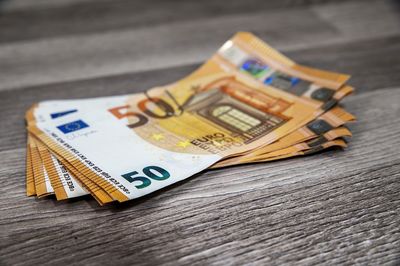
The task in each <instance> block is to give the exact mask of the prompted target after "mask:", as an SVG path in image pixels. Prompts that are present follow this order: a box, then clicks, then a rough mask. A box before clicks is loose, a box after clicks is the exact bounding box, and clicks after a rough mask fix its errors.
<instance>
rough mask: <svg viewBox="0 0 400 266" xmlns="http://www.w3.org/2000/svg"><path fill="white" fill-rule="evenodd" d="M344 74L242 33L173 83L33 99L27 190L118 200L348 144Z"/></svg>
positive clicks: (29, 116) (349, 90)
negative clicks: (206, 173) (213, 171)
mask: <svg viewBox="0 0 400 266" xmlns="http://www.w3.org/2000/svg"><path fill="white" fill-rule="evenodd" d="M348 79H349V76H348V75H345V74H340V73H334V72H328V71H325V70H319V69H315V68H310V67H306V66H302V65H299V64H297V63H295V62H294V61H292V60H291V59H289V58H287V57H286V56H284V55H282V54H281V53H279V52H278V51H276V50H275V49H273V48H272V47H270V46H269V45H268V44H266V43H264V42H263V41H261V40H260V39H258V38H257V37H256V36H254V35H253V34H251V33H247V32H239V33H237V34H236V35H234V36H233V37H232V38H231V39H230V40H228V41H227V42H226V43H225V44H224V45H223V46H222V47H221V48H220V49H219V50H218V51H217V52H216V53H215V54H214V55H213V56H212V57H211V58H210V59H209V60H207V61H206V62H205V63H204V64H203V65H201V66H200V67H199V68H198V69H197V70H196V71H194V72H193V73H191V74H190V75H188V76H187V77H185V78H183V79H181V80H179V81H176V82H174V83H172V84H167V85H165V86H159V87H155V88H149V89H148V90H147V91H145V92H141V93H134V94H129V95H119V96H110V97H102V98H91V99H79V100H51V101H44V102H40V103H37V104H35V105H33V106H32V107H31V108H30V109H29V110H28V111H27V113H26V121H27V130H28V142H27V164H26V165H27V170H26V178H27V180H26V186H27V194H28V195H29V196H33V195H36V196H37V197H44V196H47V195H53V194H54V195H55V197H56V198H57V199H58V200H63V199H68V198H74V197H79V196H83V195H88V194H90V195H92V196H93V197H94V198H95V199H96V200H97V201H98V202H99V204H101V205H102V204H106V203H109V202H113V201H118V202H124V201H127V200H131V199H135V198H138V197H141V196H144V195H146V194H149V193H151V192H153V191H156V190H159V189H161V188H163V187H166V186H168V185H171V184H173V183H176V182H179V181H181V180H183V179H186V178H188V177H190V176H193V175H194V174H196V173H198V172H200V171H203V170H205V169H209V168H219V167H226V166H232V165H239V164H247V163H254V162H267V161H273V160H278V159H282V158H288V157H292V156H298V155H305V154H310V153H314V152H317V151H321V150H323V149H327V148H330V147H334V146H337V147H345V146H346V141H345V138H346V137H350V136H351V132H350V131H349V129H348V128H347V127H346V126H345V125H346V124H347V123H348V122H351V121H353V120H354V119H355V117H354V116H353V115H352V114H350V113H348V112H347V111H345V110H344V109H343V108H342V107H340V106H339V105H338V103H339V101H340V100H342V99H343V98H344V97H345V96H347V95H349V94H350V93H352V92H353V90H354V89H353V88H352V87H351V86H348V85H346V82H347V80H348ZM134 86H135V84H132V88H133V87H134ZM304 170H306V169H304ZM266 178H268V173H266Z"/></svg>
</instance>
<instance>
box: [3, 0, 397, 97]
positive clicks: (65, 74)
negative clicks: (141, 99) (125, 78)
mask: <svg viewBox="0 0 400 266" xmlns="http://www.w3.org/2000/svg"><path fill="white" fill-rule="evenodd" d="M214 2H215V1H214ZM217 2H218V1H217ZM260 2H265V1H260ZM239 10H241V12H238V13H234V14H230V13H229V14H225V15H224V16H213V17H209V18H207V19H204V20H199V19H197V20H195V19H191V20H187V21H184V22H183V21H174V20H172V21H168V22H166V23H163V24H156V23H150V22H149V23H150V25H149V26H148V27H136V26H135V27H131V28H116V29H115V30H112V31H104V32H90V33H87V34H79V32H78V33H75V34H72V35H61V36H58V37H52V38H44V39H27V40H24V41H19V42H8V43H5V44H0V68H1V69H2V72H3V73H2V75H0V90H4V89H11V88H16V87H25V86H32V85H42V84H48V83H54V82H60V81H71V80H76V79H87V78H94V77H102V76H105V75H116V74H124V73H127V72H128V73H132V72H142V71H145V70H154V69H160V68H167V67H175V66H180V65H183V64H194V63H199V62H202V61H204V60H205V59H206V58H208V57H209V56H210V55H211V54H212V53H213V52H214V51H215V50H216V49H218V47H220V46H221V45H222V44H223V43H224V41H226V40H227V39H229V38H230V36H231V35H233V34H234V33H235V32H236V31H240V30H241V31H243V30H247V31H252V32H254V33H256V34H257V35H258V36H260V37H261V38H263V39H264V40H266V41H267V42H269V43H271V44H272V45H273V46H274V47H276V48H278V49H279V50H281V51H283V52H285V53H289V54H290V52H291V51H293V50H297V49H313V48H316V47H320V46H321V45H328V46H329V45H333V44H341V45H344V46H346V44H348V43H349V41H356V40H360V42H361V43H362V42H363V41H368V40H371V39H372V40H374V39H376V38H382V37H388V36H393V35H398V34H399V32H400V18H399V16H398V14H397V13H396V11H395V10H392V9H391V6H390V5H388V3H387V2H382V1H372V2H371V4H370V5H365V1H361V2H355V3H347V2H344V3H339V4H325V5H322V6H316V7H314V6H311V7H309V6H298V7H293V8H290V9H279V12H277V11H276V9H274V8H271V9H267V10H263V9H262V8H260V9H258V10H257V11H256V12H251V13H249V12H247V11H246V9H239ZM344 11H346V12H344ZM379 11H380V12H381V13H384V14H385V16H382V17H380V18H379V20H376V21H375V20H374V21H373V22H371V13H373V12H379ZM200 13H201V12H200ZM349 13H351V14H353V15H352V16H351V15H349ZM178 14H180V13H179V12H178ZM282 18H290V19H282ZM187 19H188V18H187ZM146 21H147V20H146ZM151 22H152V20H151ZM64 23H66V24H67V25H69V24H68V21H64ZM99 23H100V22H99ZM34 25H36V24H35V23H34ZM365 25H366V26H365ZM0 26H1V22H0ZM4 26H6V25H4ZM84 26H85V24H83V25H82V26H80V27H75V28H77V29H79V28H81V27H84ZM60 27H61V26H60ZM12 28H13V27H11V29H12ZM61 29H63V27H61ZM310 29H312V30H310ZM15 30H17V29H15ZM13 32H14V31H13ZM17 32H18V34H21V35H24V34H23V33H19V31H17ZM63 32H64V29H63ZM210 33H212V34H210ZM382 48H383V49H384V47H382ZM353 49H354V47H352V51H353ZM366 52H367V53H369V52H370V51H366ZM361 56H362V57H365V56H366V55H365V54H364V55H361ZM336 61H337V62H340V61H341V60H340V58H338V60H336ZM38 65H40V67H37V66H38Z"/></svg>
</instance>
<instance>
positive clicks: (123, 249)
mask: <svg viewBox="0 0 400 266" xmlns="http://www.w3.org/2000/svg"><path fill="white" fill-rule="evenodd" d="M227 3H228V2H226V1H213V0H202V1H194V0H193V1H162V0H156V1H141V2H138V1H128V0H112V1H111V0H109V1H105V0H59V1H53V0H35V1H29V0H14V1H1V2H0V28H1V30H0V118H1V119H0V120H1V127H0V182H1V188H0V192H1V193H0V210H1V215H0V264H1V265H24V264H45V265H54V264H59V265H63V264H85V265H86V264H112V265H115V264H116V263H117V262H118V263H119V264H133V263H134V264H138V265H157V264H167V265H204V264H217V265H227V264H228V265H229V264H238V265H242V264H261V265H265V264H271V265H285V264H288V265H290V264H295V263H296V264H304V265H310V264H333V265H337V264H344V265H347V264H362V265H365V264H370V265H385V264H386V265H395V264H397V265H398V264H399V263H400V214H399V205H400V193H399V191H400V156H399V155H400V138H399V134H400V126H399V125H400V74H399V73H400V15H399V14H400V3H399V2H397V1H390V0H385V1H381V0H376V1H315V0H314V1H306V0H303V1H300V0H298V1H296V0H287V1H278V0H273V1H265V0H247V1H238V0H232V1H229V3H228V4H227ZM239 30H241V31H244V30H246V31H251V32H254V33H255V34H257V35H258V36H260V37H261V38H262V39H264V40H265V41H267V42H268V43H270V44H272V45H273V46H274V47H276V48H278V49H279V50H281V51H282V52H284V53H285V54H287V55H288V56H289V57H291V58H293V59H294V60H295V61H297V62H299V63H302V64H305V65H309V66H313V67H320V68H323V69H328V70H332V71H338V72H344V73H349V74H351V75H352V76H353V78H352V79H351V81H350V84H351V85H353V86H355V87H356V88H357V92H356V94H355V95H353V96H351V97H349V98H348V99H346V100H345V101H344V106H345V108H346V109H347V110H349V111H350V112H352V113H354V114H355V115H356V116H357V118H358V122H357V123H355V124H352V125H351V126H350V127H351V129H352V131H353V133H354V137H353V138H352V139H351V141H350V143H349V147H348V148H347V149H345V150H331V151H327V152H322V153H319V154H315V155H311V156H305V157H298V158H292V159H287V160H281V161H277V162H270V163H262V164H250V165H243V166H237V167H229V168H225V169H219V170H209V171H204V172H202V173H200V174H197V175H196V176H193V177H191V178H189V179H187V180H185V181H183V182H180V183H178V184H176V185H173V186H171V187H168V188H166V189H163V190H162V191H159V192H156V193H154V194H152V195H149V196H147V197H144V198H142V199H139V200H135V201H132V202H128V203H126V204H115V205H113V204H111V205H108V206H105V207H99V206H98V205H97V203H96V202H95V201H94V200H93V199H91V198H90V197H85V198H81V199H76V200H69V201H62V202H57V201H56V200H55V199H54V198H50V199H35V198H28V197H27V196H25V159H24V158H25V151H26V150H25V145H26V131H25V128H24V126H25V125H24V119H23V118H24V112H25V110H26V109H27V108H28V107H30V106H31V105H32V104H33V103H35V102H38V101H42V100H46V99H57V98H84V97H94V96H107V95H114V94H125V93H131V92H140V91H144V90H145V89H146V88H150V87H152V86H155V85H162V84H166V83H168V82H172V81H174V80H177V79H179V78H181V77H183V76H185V75H187V74H189V73H190V72H191V71H193V70H194V69H195V68H196V67H197V66H198V65H199V64H200V63H201V62H202V61H204V60H205V59H206V58H208V57H209V56H210V55H211V54H212V53H213V51H215V50H216V49H217V48H218V47H219V46H220V45H221V44H222V43H223V42H224V41H225V40H227V39H228V38H229V37H230V36H231V35H232V34H233V33H235V32H236V31H239Z"/></svg>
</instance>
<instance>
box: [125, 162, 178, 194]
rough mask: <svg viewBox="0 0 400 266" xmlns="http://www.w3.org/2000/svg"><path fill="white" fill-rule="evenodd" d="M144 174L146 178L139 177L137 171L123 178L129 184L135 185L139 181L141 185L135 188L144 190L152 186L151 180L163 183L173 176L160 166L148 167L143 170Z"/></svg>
mask: <svg viewBox="0 0 400 266" xmlns="http://www.w3.org/2000/svg"><path fill="white" fill-rule="evenodd" d="M142 171H143V174H145V176H137V175H138V174H139V173H138V172H136V171H133V172H130V173H127V174H123V175H122V177H123V178H125V179H126V181H128V182H129V183H133V182H135V181H139V182H140V184H139V185H136V186H135V187H136V188H137V189H142V188H145V187H148V186H150V184H151V179H153V180H157V181H162V180H165V179H168V178H169V177H170V176H171V175H170V173H169V172H168V171H167V170H165V169H164V168H161V167H159V166H147V167H145V168H143V170H142Z"/></svg>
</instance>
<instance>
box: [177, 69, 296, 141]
mask: <svg viewBox="0 0 400 266" xmlns="http://www.w3.org/2000/svg"><path fill="white" fill-rule="evenodd" d="M290 105H291V104H290V103H289V102H287V101H285V100H282V99H278V98H275V97H272V96H270V95H268V94H266V93H263V92H261V91H258V90H254V89H251V88H249V87H247V86H246V85H245V84H242V83H240V82H239V81H237V80H236V79H235V78H233V77H227V78H222V79H219V80H216V81H214V82H212V83H211V84H208V85H207V86H205V87H204V88H202V89H201V91H200V92H199V93H197V94H196V95H195V96H194V97H193V98H192V100H191V102H190V104H189V105H186V108H185V109H186V111H189V112H192V113H195V114H198V115H200V116H202V117H203V118H205V119H207V120H208V121H210V122H212V123H214V124H216V125H217V126H219V127H222V128H224V129H225V130H228V131H230V132H231V134H232V136H234V137H240V138H241V139H243V141H244V143H249V142H251V141H254V140H256V139H258V138H259V137H261V136H264V135H266V134H268V133H269V132H270V131H272V130H274V129H275V128H277V127H279V126H280V125H282V124H283V123H284V122H285V121H287V120H289V119H290V117H287V116H285V115H283V112H284V111H285V110H286V109H287V108H289V107H290Z"/></svg>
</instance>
